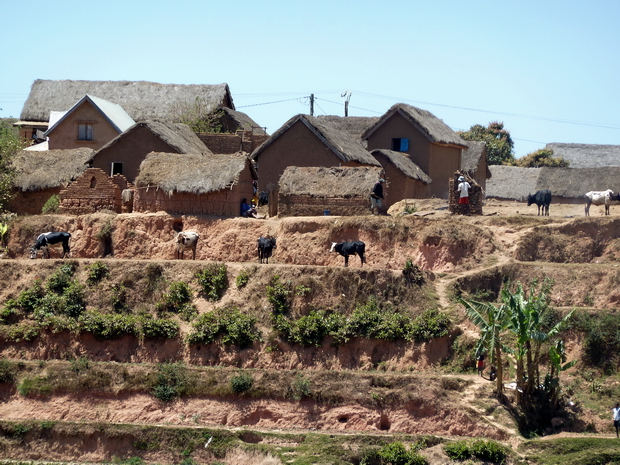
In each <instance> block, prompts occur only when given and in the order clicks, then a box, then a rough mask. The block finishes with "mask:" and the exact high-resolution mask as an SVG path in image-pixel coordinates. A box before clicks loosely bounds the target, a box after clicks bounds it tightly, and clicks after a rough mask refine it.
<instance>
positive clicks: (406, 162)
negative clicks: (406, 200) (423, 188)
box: [370, 149, 433, 184]
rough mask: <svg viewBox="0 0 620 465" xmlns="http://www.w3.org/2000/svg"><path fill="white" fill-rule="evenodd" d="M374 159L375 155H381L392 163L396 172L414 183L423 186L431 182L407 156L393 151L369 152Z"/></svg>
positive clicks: (379, 150)
mask: <svg viewBox="0 0 620 465" xmlns="http://www.w3.org/2000/svg"><path fill="white" fill-rule="evenodd" d="M370 153H371V154H372V155H373V156H374V157H376V156H377V155H383V156H384V157H385V158H387V159H388V160H389V161H390V163H392V164H393V165H394V166H395V167H396V168H397V169H398V170H400V171H402V173H403V174H404V175H405V176H406V177H408V178H409V179H414V180H416V181H422V182H423V183H424V184H431V183H432V182H433V180H432V179H431V178H430V177H429V176H428V175H427V174H426V173H425V172H424V171H423V170H422V168H420V167H419V166H418V165H416V164H415V163H414V162H413V160H411V158H409V156H407V154H405V153H403V152H396V151H394V150H385V149H377V150H373V151H372V152H370Z"/></svg>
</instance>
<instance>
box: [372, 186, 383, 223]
mask: <svg viewBox="0 0 620 465" xmlns="http://www.w3.org/2000/svg"><path fill="white" fill-rule="evenodd" d="M384 183H385V179H379V181H377V183H376V184H375V187H373V188H372V192H371V193H370V211H371V212H372V214H373V215H378V214H379V213H381V207H382V206H383V184H384ZM375 211H376V213H375Z"/></svg>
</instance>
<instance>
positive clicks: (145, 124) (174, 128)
mask: <svg viewBox="0 0 620 465" xmlns="http://www.w3.org/2000/svg"><path fill="white" fill-rule="evenodd" d="M151 152H166V153H182V154H183V153H185V154H187V153H200V154H203V155H212V152H211V151H210V150H209V149H208V148H207V147H206V146H205V144H204V143H203V142H202V141H201V140H200V138H199V137H198V136H197V135H196V134H195V133H194V132H193V131H192V130H191V129H190V128H189V126H187V125H186V124H182V123H170V122H165V121H158V120H148V121H142V122H139V123H136V124H134V125H133V126H131V127H130V128H128V129H127V130H126V131H124V132H123V133H122V134H119V135H118V136H116V137H115V138H114V139H112V140H111V141H110V142H108V143H107V144H106V145H105V146H103V147H101V148H100V149H99V150H98V151H97V152H96V153H95V155H94V157H93V160H92V166H93V167H94V168H100V169H101V170H103V171H105V172H106V173H107V174H108V175H109V176H114V175H115V174H122V175H123V176H125V177H126V178H127V180H128V181H129V182H134V181H135V179H136V177H137V176H138V172H139V169H140V163H142V161H144V159H145V158H146V156H147V155H148V154H149V153H151Z"/></svg>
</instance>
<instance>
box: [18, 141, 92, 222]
mask: <svg viewBox="0 0 620 465" xmlns="http://www.w3.org/2000/svg"><path fill="white" fill-rule="evenodd" d="M94 153H95V151H94V150H92V149H89V148H86V147H81V148H77V149H68V150H43V151H33V150H22V151H20V152H19V153H17V155H16V156H15V157H14V158H13V160H12V165H13V167H14V168H15V171H16V173H17V176H16V178H15V192H14V193H15V196H14V198H13V199H12V200H11V202H10V203H9V205H8V209H9V210H10V211H13V212H15V213H21V214H30V215H36V214H39V213H41V209H42V208H43V205H45V202H47V200H49V198H50V197H51V196H52V195H58V194H60V190H61V189H63V188H64V187H66V186H67V185H69V184H70V183H71V182H72V181H74V180H75V179H77V178H78V177H79V176H81V175H82V174H83V173H84V172H85V171H86V169H87V168H88V163H89V162H90V161H91V160H92V158H93V155H94Z"/></svg>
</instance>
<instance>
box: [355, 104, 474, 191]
mask: <svg viewBox="0 0 620 465" xmlns="http://www.w3.org/2000/svg"><path fill="white" fill-rule="evenodd" d="M362 139H364V140H366V141H367V147H368V150H370V151H373V150H376V149H385V150H393V151H396V152H404V153H407V154H408V155H409V157H410V158H411V160H412V161H413V162H414V163H415V164H416V165H417V166H419V167H420V168H421V169H422V170H423V171H424V172H425V173H426V174H427V175H428V176H429V177H430V178H431V179H432V180H433V184H432V185H430V190H429V192H428V196H431V195H433V196H435V197H440V198H448V189H449V186H448V181H449V179H450V177H451V176H452V174H453V173H454V172H455V171H458V170H459V169H461V152H462V150H463V149H466V148H467V145H466V144H465V141H463V139H461V137H460V136H459V135H458V134H457V133H456V132H454V131H453V130H452V129H450V127H449V126H448V125H447V124H446V123H444V122H443V121H442V120H440V119H439V118H437V117H436V116H435V115H433V114H432V113H430V112H428V111H426V110H422V109H420V108H416V107H414V106H411V105H407V104H404V103H397V104H395V105H393V106H392V107H391V108H390V109H389V110H388V111H387V112H386V113H385V114H384V115H383V116H381V117H380V118H379V119H378V120H377V122H376V123H375V124H373V125H372V126H370V127H369V128H368V129H367V130H366V131H364V133H363V134H362Z"/></svg>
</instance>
